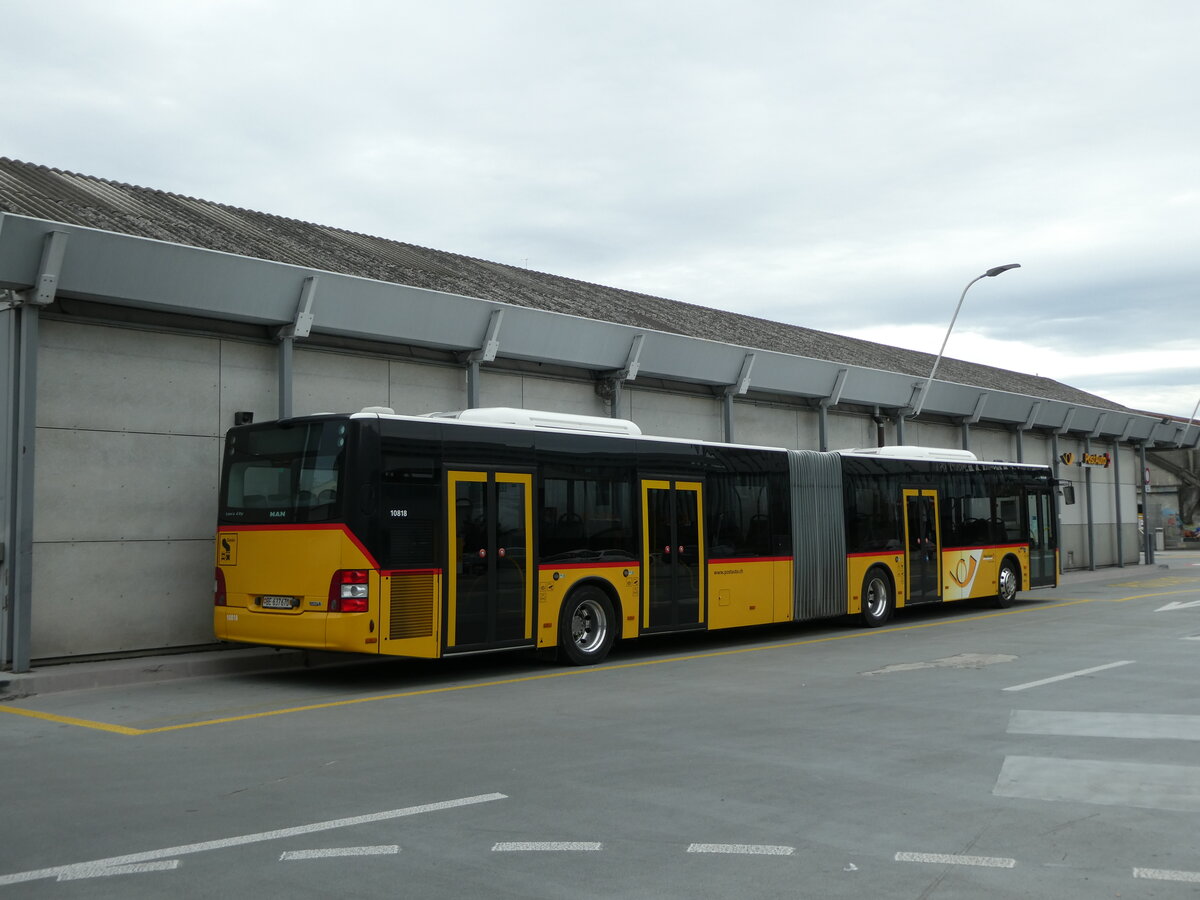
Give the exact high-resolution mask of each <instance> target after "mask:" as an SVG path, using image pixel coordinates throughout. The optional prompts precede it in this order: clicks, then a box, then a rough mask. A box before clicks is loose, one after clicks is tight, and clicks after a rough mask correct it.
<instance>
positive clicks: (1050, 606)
mask: <svg viewBox="0 0 1200 900" xmlns="http://www.w3.org/2000/svg"><path fill="white" fill-rule="evenodd" d="M1193 591H1194V589H1189V590H1179V591H1162V592H1159V593H1153V594H1134V595H1131V596H1128V597H1117V598H1099V597H1086V598H1081V599H1078V600H1063V601H1060V602H1057V603H1047V604H1045V605H1044V606H1043V605H1039V606H1026V607H1021V608H1019V609H1006V610H1002V611H1000V612H993V613H985V614H982V615H975V616H966V615H964V616H961V617H956V618H950V619H941V620H938V621H936V622H921V623H920V624H917V625H896V626H892V627H890V628H873V629H870V630H869V631H866V630H865V631H855V632H851V633H849V634H833V635H826V636H825V637H819V638H809V639H807V640H801V641H784V642H782V643H778V644H766V645H760V646H755V647H738V648H735V649H733V650H714V651H712V652H709V653H691V654H687V655H685V656H668V657H663V658H660V659H648V660H642V661H641V662H632V663H616V664H614V665H607V666H605V665H600V666H590V667H587V668H582V669H568V670H565V671H561V672H546V673H542V674H539V675H527V676H522V677H518V678H504V679H499V680H495V681H481V682H477V683H475V684H455V685H450V686H447V687H438V688H424V689H421V690H415V691H401V692H398V693H394V694H377V695H375V696H373V697H357V698H355V699H353V700H331V701H328V702H325V703H312V704H309V705H306V706H291V707H287V708H286V709H271V710H264V711H263V712H257V713H247V714H245V715H241V716H228V717H225V718H221V719H204V720H202V721H199V722H184V723H181V724H179V725H163V726H161V727H159V728H128V727H126V726H124V725H112V724H109V723H107V722H97V721H92V720H89V719H77V718H73V717H70V716H59V715H55V714H54V713H43V712H38V711H36V710H31V709H22V708H20V707H16V706H0V713H12V714H14V715H19V716H28V717H29V718H33V719H41V720H44V721H47V722H55V723H58V724H62V725H76V726H79V727H81V728H91V729H96V730H100V731H109V732H113V733H115V734H121V735H127V736H131V737H141V736H143V735H148V734H164V733H166V732H169V731H181V730H183V729H187V728H204V727H206V726H209V725H228V724H231V723H233V722H246V721H250V720H253V719H265V718H268V717H270V716H284V715H291V714H292V713H301V712H315V711H317V710H325V709H337V708H338V707H343V706H355V705H358V704H360V703H377V702H380V701H384V700H404V699H408V698H410V697H426V696H430V695H433V694H448V693H455V692H458V691H471V690H477V689H479V688H492V687H505V686H508V685H514V684H525V683H528V682H532V681H546V680H549V679H552V678H583V677H587V676H594V675H600V674H602V673H604V672H615V671H620V670H622V669H638V668H643V667H645V666H661V665H664V664H667V663H680V662H692V661H695V660H701V659H717V658H719V657H724V656H737V655H740V654H743V653H762V652H764V651H769V650H790V649H794V648H796V647H807V646H811V645H813V644H828V643H832V642H833V641H847V640H856V639H862V638H880V637H883V636H884V635H888V634H896V633H898V632H904V631H916V630H918V629H922V628H941V627H944V626H948V625H964V624H971V623H973V622H979V621H982V620H984V619H996V618H999V617H1001V616H1013V615H1022V614H1024V613H1033V612H1046V611H1049V610H1055V609H1062V608H1063V607H1067V606H1078V605H1079V604H1082V603H1124V602H1126V601H1129V600H1144V599H1146V598H1147V597H1165V596H1169V595H1171V594H1188V593H1193ZM1005 690H1012V689H1011V688H1006V689H1005Z"/></svg>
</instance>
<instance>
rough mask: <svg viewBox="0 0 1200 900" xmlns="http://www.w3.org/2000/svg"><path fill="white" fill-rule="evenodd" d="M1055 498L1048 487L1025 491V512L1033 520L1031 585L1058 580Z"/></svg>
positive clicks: (1030, 530)
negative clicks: (1044, 489)
mask: <svg viewBox="0 0 1200 900" xmlns="http://www.w3.org/2000/svg"><path fill="white" fill-rule="evenodd" d="M1054 514H1055V513H1054V498H1053V497H1051V496H1050V494H1049V493H1047V492H1045V491H1036V492H1035V491H1029V492H1028V493H1026V495H1025V515H1026V520H1027V521H1028V523H1029V586H1030V587H1037V586H1038V585H1044V584H1056V583H1057V581H1058V579H1057V575H1058V573H1057V572H1056V571H1055V569H1056V567H1057V566H1058V560H1057V558H1056V553H1055V550H1056V549H1057V548H1056V546H1055V543H1056V542H1055V540H1054V533H1055V528H1054Z"/></svg>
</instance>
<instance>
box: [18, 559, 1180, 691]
mask: <svg viewBox="0 0 1200 900" xmlns="http://www.w3.org/2000/svg"><path fill="white" fill-rule="evenodd" d="M1193 558H1194V559H1196V560H1197V561H1198V562H1200V549H1197V550H1158V551H1155V559H1154V562H1153V563H1152V564H1151V565H1149V566H1147V565H1145V564H1144V563H1139V564H1138V565H1131V566H1124V567H1119V566H1112V567H1106V568H1099V569H1095V570H1089V569H1075V570H1072V571H1069V572H1065V573H1063V574H1062V576H1061V577H1060V581H1059V586H1060V588H1067V587H1071V586H1074V585H1080V584H1087V583H1090V582H1096V581H1111V580H1121V579H1128V578H1131V577H1137V576H1138V575H1143V576H1148V575H1149V574H1151V573H1154V572H1157V571H1158V570H1160V569H1165V568H1170V567H1171V566H1172V565H1187V564H1188V561H1189V560H1190V559H1193ZM365 661H366V658H364V657H361V656H354V655H348V654H341V653H321V652H314V651H306V650H288V649H278V648H271V647H239V646H233V645H228V646H225V647H222V648H220V649H215V650H199V651H190V652H183V653H159V654H153V655H136V656H128V657H122V658H115V659H101V660H87V661H76V662H71V661H63V662H52V663H37V664H35V665H34V666H33V667H32V668H31V670H30V671H28V672H20V673H15V672H0V701H5V700H14V699H20V698H23V697H32V696H36V695H39V694H52V693H58V692H60V691H78V690H87V689H90V688H100V687H119V686H121V685H129V684H146V683H152V682H158V681H171V680H174V679H178V678H203V677H213V676H224V675H239V674H246V673H253V672H284V671H296V670H302V669H313V668H324V667H330V666H338V665H362V664H363V663H364V662H365Z"/></svg>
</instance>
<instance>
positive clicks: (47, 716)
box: [0, 706, 145, 734]
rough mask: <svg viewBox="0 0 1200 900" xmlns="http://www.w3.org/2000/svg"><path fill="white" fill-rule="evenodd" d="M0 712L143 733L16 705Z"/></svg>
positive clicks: (117, 732) (64, 723) (114, 730)
mask: <svg viewBox="0 0 1200 900" xmlns="http://www.w3.org/2000/svg"><path fill="white" fill-rule="evenodd" d="M0 712H6V713H12V714H13V715H15V716H28V717H29V718H31V719H42V720H43V721H46V722H57V723H58V724H60V725H78V726H79V727H80V728H95V729H97V730H98V731H112V732H114V733H116V734H145V732H144V731H142V730H140V729H137V728H126V727H125V726H124V725H109V724H108V723H107V722H93V721H91V720H90V719H76V718H75V717H73V716H56V715H55V714H54V713H45V712H38V711H37V710H36V709H20V708H18V707H16V706H0Z"/></svg>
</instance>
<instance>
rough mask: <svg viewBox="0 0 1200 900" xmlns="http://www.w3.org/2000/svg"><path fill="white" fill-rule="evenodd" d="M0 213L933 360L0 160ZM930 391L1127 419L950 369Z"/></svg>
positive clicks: (482, 294) (909, 367) (874, 360)
mask: <svg viewBox="0 0 1200 900" xmlns="http://www.w3.org/2000/svg"><path fill="white" fill-rule="evenodd" d="M0 211H4V212H11V213H16V214H18V215H24V216H32V217H36V218H40V219H49V220H52V221H56V222H64V223H67V224H71V225H81V226H85V227H89V228H96V229H102V230H105V231H113V232H118V233H122V234H130V235H136V236H139V237H148V238H154V239H157V240H162V241H170V242H172V243H177V244H185V245H188V246H192V247H202V248H205V249H209V250H220V251H224V252H226V253H234V254H238V255H241V256H250V257H256V258H259V259H267V260H273V261H276V262H282V263H289V264H292V265H298V266H304V267H308V268H315V269H322V270H326V271H331V272H338V273H342V274H346V275H355V276H360V277H364V278H373V279H376V280H379V281H386V282H391V283H396V284H405V285H411V286H414V287H422V288H430V289H433V290H438V291H447V292H449V293H454V294H462V295H466V296H469V297H478V298H480V299H485V300H496V301H500V302H503V303H510V304H514V305H517V306H525V307H530V308H534V309H543V310H550V311H553V312H561V313H569V314H571V315H576V316H582V317H585V318H590V319H598V320H601V321H606V322H616V323H619V324H622V325H630V326H633V327H635V328H647V329H653V330H657V331H665V332H671V333H676V334H684V335H688V336H690V337H698V338H705V339H708V340H712V341H718V342H721V343H729V344H736V345H739V346H745V347H752V348H761V349H763V350H774V351H778V352H781V353H789V354H794V355H797V356H804V357H809V358H813V359H821V360H826V361H829V362H835V363H845V364H849V365H858V366H866V367H869V368H873V369H880V370H883V371H888V372H897V373H901V374H904V375H911V376H914V377H918V378H924V377H926V376H927V375H928V374H929V369H930V367H931V366H932V365H933V359H934V357H933V355H932V354H929V353H920V352H917V351H912V350H904V349H901V348H898V347H890V346H887V345H885V344H877V343H874V342H871V341H864V340H859V339H857V338H851V337H846V336H844V335H838V334H832V333H829V332H825V331H816V330H814V329H811V328H803V327H800V326H796V325H786V324H783V323H780V322H772V321H769V320H767V319H760V318H756V317H754V316H746V315H741V314H738V313H732V312H726V311H724V310H718V309H709V308H707V307H703V306H697V305H695V304H690V303H684V302H681V301H678V300H668V299H666V298H663V297H655V296H652V295H649V294H641V293H637V292H635V291H627V290H622V289H620V288H614V287H605V286H603V285H598V284H591V283H589V282H585V281H577V280H575V279H571V278H564V277H562V276H558V275H548V274H545V273H542V272H535V271H532V270H529V269H522V268H519V267H516V266H509V265H505V264H503V263H494V262H488V261H485V260H480V259H474V258H472V257H469V256H463V255H461V254H456V253H450V252H447V251H443V250H432V249H429V248H427V247H421V246H418V245H415V244H407V243H403V242H400V241H391V240H386V239H384V238H380V237H373V236H371V235H365V234H358V233H355V232H352V231H346V230H344V229H340V228H333V227H329V226H324V225H315V224H312V223H309V222H301V221H298V220H296V219H288V218H284V217H282V216H274V215H270V214H268V213H262V212H254V211H252V210H247V209H240V208H237V207H233V206H227V205H225V204H221V203H213V202H210V201H207V200H200V199H197V198H194V197H184V196H181V195H179V194H172V193H168V192H165V191H159V190H154V189H153V188H145V187H139V186H136V185H130V184H121V183H118V182H114V181H108V180H106V179H103V178H96V177H93V176H90V175H80V174H77V173H74V172H65V171H61V170H59V169H52V168H49V167H47V166H40V165H34V164H31V163H25V162H21V161H19V160H13V159H8V158H4V157H0ZM938 375H939V379H940V380H945V381H950V382H957V383H959V384H966V385H971V386H975V387H981V388H989V389H992V390H998V391H1007V392H1010V393H1016V394H1024V395H1028V396H1032V397H1044V398H1047V399H1051V400H1060V401H1063V402H1066V403H1077V404H1080V405H1084V406H1092V407H1099V408H1101V409H1113V410H1122V411H1128V410H1127V408H1126V407H1124V406H1121V405H1120V404H1118V403H1114V402H1112V401H1110V400H1106V399H1105V398H1103V397H1098V396H1096V395H1094V394H1089V393H1086V392H1085V391H1081V390H1078V389H1076V388H1073V387H1071V386H1069V385H1065V384H1062V383H1061V382H1058V381H1054V380H1053V379H1049V378H1042V377H1039V376H1035V375H1026V374H1023V373H1020V372H1012V371H1008V370H1006V369H999V368H995V367H993V366H984V365H979V364H976V363H970V362H965V361H963V360H957V359H952V358H946V359H944V360H943V361H942V363H941V366H940V368H939V369H938Z"/></svg>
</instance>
